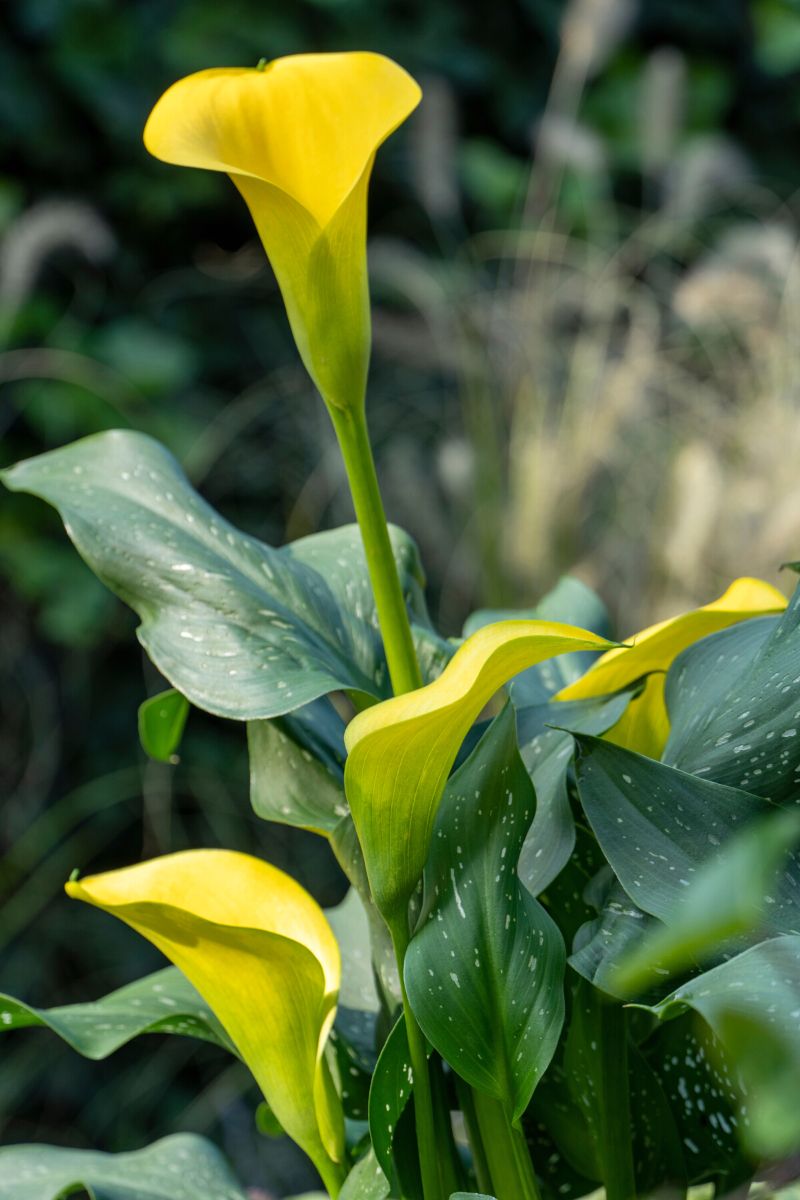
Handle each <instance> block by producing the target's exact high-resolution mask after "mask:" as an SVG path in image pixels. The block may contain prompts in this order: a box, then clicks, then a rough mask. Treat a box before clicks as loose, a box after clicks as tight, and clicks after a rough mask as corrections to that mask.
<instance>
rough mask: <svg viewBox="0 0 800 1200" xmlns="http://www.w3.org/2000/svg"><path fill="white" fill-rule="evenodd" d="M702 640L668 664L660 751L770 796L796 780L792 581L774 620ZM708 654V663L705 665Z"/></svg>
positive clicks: (797, 608) (795, 602) (784, 792)
mask: <svg viewBox="0 0 800 1200" xmlns="http://www.w3.org/2000/svg"><path fill="white" fill-rule="evenodd" d="M748 634H749V636H747V637H739V638H734V637H733V636H731V637H728V638H725V639H724V640H723V639H721V638H714V639H709V640H708V642H707V643H704V644H702V645H701V646H698V647H696V648H694V650H693V651H692V653H691V654H689V653H687V654H686V655H685V656H683V657H682V658H681V659H680V660H679V661H678V662H676V664H675V668H674V670H673V671H672V672H671V673H670V679H669V680H668V687H667V702H668V705H669V710H670V714H671V720H673V721H674V726H675V727H674V730H673V732H672V735H671V737H670V741H669V743H668V745H667V748H666V751H665V758H666V760H667V761H669V762H670V763H672V764H673V765H674V766H678V767H680V768H681V769H682V770H684V771H691V772H693V773H695V774H698V775H699V774H702V775H703V776H704V777H706V778H709V779H714V780H716V781H717V782H718V783H727V784H731V785H733V786H735V787H741V788H746V789H747V790H748V791H751V792H757V793H758V794H759V795H762V796H768V797H769V798H770V799H771V800H774V801H783V800H791V801H793V800H794V799H795V798H796V795H797V791H798V787H799V786H800V588H799V589H798V590H797V591H796V592H795V594H794V597H793V598H792V601H791V603H790V604H789V607H788V608H787V610H786V612H785V613H784V614H783V616H782V617H781V618H780V620H779V621H775V622H771V623H770V624H767V623H765V622H759V623H758V627H757V629H755V630H752V631H751V630H748ZM712 656H713V670H709V669H708V668H709V664H710V661H711V659H712Z"/></svg>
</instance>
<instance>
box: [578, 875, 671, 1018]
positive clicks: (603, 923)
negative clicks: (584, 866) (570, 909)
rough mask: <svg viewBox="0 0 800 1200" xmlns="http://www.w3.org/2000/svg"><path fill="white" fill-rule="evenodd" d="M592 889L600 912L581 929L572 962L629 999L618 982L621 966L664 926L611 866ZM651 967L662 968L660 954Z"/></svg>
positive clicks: (594, 980)
mask: <svg viewBox="0 0 800 1200" xmlns="http://www.w3.org/2000/svg"><path fill="white" fill-rule="evenodd" d="M589 893H590V895H591V894H592V893H595V895H593V903H594V905H595V907H596V909H597V912H598V914H599V915H598V916H597V917H593V918H590V919H589V920H588V921H586V922H584V924H583V925H581V927H580V928H579V929H578V931H577V933H576V935H575V940H574V942H573V947H572V954H571V955H570V956H569V960H568V961H569V965H570V966H571V967H572V969H573V970H574V971H577V972H578V974H579V975H581V976H583V978H584V979H586V980H588V981H589V983H591V984H593V985H594V986H595V987H596V988H598V989H599V990H600V991H601V992H607V993H608V995H610V996H616V997H618V998H619V999H623V1000H626V999H628V993H627V992H626V991H624V990H620V988H619V987H618V986H617V982H616V980H617V970H618V969H619V967H620V966H621V964H622V963H623V962H624V961H625V959H626V958H627V957H629V956H630V954H632V953H635V952H636V948H637V947H638V946H639V945H640V943H641V942H642V940H643V939H647V938H649V937H651V936H655V931H656V930H659V929H663V928H664V926H663V925H661V923H660V922H658V921H656V920H655V918H654V917H651V916H650V915H649V914H648V913H645V912H643V911H642V909H641V908H639V907H638V905H636V904H634V902H633V900H631V898H630V896H629V895H628V893H627V892H626V891H625V889H624V888H623V887H622V885H621V884H620V883H619V881H618V880H617V878H616V877H615V875H614V873H613V872H612V871H611V869H610V868H609V867H606V868H604V870H603V871H602V872H600V873H599V877H598V879H596V880H593V881H592V885H591V886H590V888H589ZM650 968H651V970H652V971H654V972H658V971H659V970H660V968H661V964H660V963H659V961H658V959H657V958H654V959H652V960H651V962H650ZM665 974H666V971H665Z"/></svg>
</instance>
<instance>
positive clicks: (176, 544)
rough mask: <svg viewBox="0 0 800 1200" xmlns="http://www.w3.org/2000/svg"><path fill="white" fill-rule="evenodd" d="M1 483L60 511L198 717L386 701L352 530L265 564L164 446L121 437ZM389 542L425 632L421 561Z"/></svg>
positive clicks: (275, 554)
mask: <svg viewBox="0 0 800 1200" xmlns="http://www.w3.org/2000/svg"><path fill="white" fill-rule="evenodd" d="M2 479H3V482H4V483H5V484H6V486H7V487H9V488H10V489H11V490H12V491H25V492H32V493H33V494H34V495H37V496H40V497H41V498H42V499H43V500H47V501H48V502H49V503H50V504H52V505H54V506H55V507H56V508H57V509H58V510H59V512H60V513H61V516H62V518H63V520H64V524H65V526H66V528H67V531H68V532H69V535H70V537H71V538H72V540H73V542H74V543H75V545H76V547H77V549H78V551H79V552H80V554H81V555H82V556H83V558H84V559H85V560H86V562H87V563H88V564H89V566H90V567H91V568H92V570H93V571H94V572H95V573H96V574H97V575H98V576H99V577H100V578H101V579H102V580H103V582H104V583H106V584H107V585H108V587H110V588H111V589H112V591H114V592H116V594H117V595H118V596H120V598H121V599H123V600H124V601H125V602H126V604H129V605H130V607H131V608H133V609H134V611H135V612H136V613H137V614H138V616H139V617H140V619H141V625H140V626H139V629H138V631H137V632H138V636H139V640H140V642H141V643H142V645H143V646H144V648H145V650H146V651H147V653H148V654H149V656H150V658H151V659H152V661H153V662H154V663H155V665H156V666H157V667H158V669H159V670H160V671H161V673H162V675H164V676H165V677H166V678H167V679H168V680H169V681H170V683H171V684H172V685H173V686H174V687H175V688H176V689H177V690H178V691H180V692H181V693H182V694H183V695H184V696H186V697H187V699H188V700H189V701H190V702H191V703H192V704H195V705H197V707H198V708H203V709H206V710H207V711H208V712H212V713H216V714H218V715H219V716H223V717H233V718H235V719H237V720H247V719H251V718H263V717H275V716H280V715H282V714H284V713H288V712H292V711H294V710H295V709H298V708H301V707H302V706H303V705H305V704H308V703H310V702H311V701H313V700H316V699H317V698H318V697H319V696H322V695H324V694H326V693H327V692H332V691H336V690H338V689H348V690H353V691H356V692H364V693H366V694H367V695H369V696H376V697H381V696H386V695H388V694H389V693H390V685H389V677H388V671H387V668H386V660H385V657H384V653H383V648H382V643H381V639H380V634H379V631H378V624H377V617H376V616H375V608H374V603H373V599H372V591H371V588H370V583H369V576H368V573H367V568H366V563H365V560H364V552H363V547H362V543H361V537H360V534H359V532H358V528H357V526H346V527H344V528H343V529H339V530H335V531H333V532H330V533H323V534H317V535H313V536H311V537H308V538H301V539H300V540H299V541H297V542H294V543H292V545H290V546H285V547H283V548H282V549H280V550H273V549H272V548H271V547H269V546H266V545H264V543H263V542H259V541H257V540H256V539H255V538H251V537H248V536H247V535H246V534H243V533H240V532H239V530H237V529H235V528H234V527H233V526H232V525H230V524H229V523H228V522H227V521H225V520H223V518H222V517H220V516H219V514H218V513H216V512H215V511H214V510H213V509H212V508H211V507H210V506H209V505H208V504H206V503H205V501H204V500H202V499H201V497H200V496H199V495H198V494H197V493H196V492H195V491H194V489H193V488H192V487H191V485H190V484H189V481H188V480H187V478H186V476H185V475H184V473H183V471H182V470H181V468H180V466H179V465H178V463H177V462H176V461H175V459H174V458H173V457H172V455H171V454H169V453H168V451H167V450H165V449H164V447H163V446H161V445H159V443H158V442H155V441H153V439H152V438H149V437H146V436H145V435H144V434H140V433H133V432H130V431H123V430H115V431H111V432H108V433H101V434H96V435H94V436H92V437H88V438H84V439H82V440H81V441H79V442H75V443H73V444H72V445H70V446H65V447H64V448H62V449H60V450H53V451H50V452H49V453H47V454H42V455H40V456H39V457H38V458H33V459H28V460H27V461H25V462H21V463H18V464H17V465H16V466H15V467H12V468H10V469H9V470H8V471H5V472H3V473H2ZM392 537H393V544H394V548H395V554H396V559H397V564H398V570H399V572H400V578H401V583H402V586H403V590H404V593H405V594H406V596H407V597H408V600H409V604H410V608H411V613H412V621H414V622H415V623H418V622H419V620H420V618H421V620H422V623H423V624H425V625H426V626H427V625H428V622H427V618H425V617H423V616H422V614H423V613H424V602H423V600H422V574H421V569H420V566H419V560H418V556H417V552H416V549H415V547H414V545H413V543H412V542H411V541H410V540H409V539H408V538H407V537H406V535H405V534H403V533H400V532H399V531H398V530H393V531H392ZM432 636H433V635H432V634H431V633H430V630H428V632H427V633H426V635H425V638H424V641H425V645H426V648H427V649H428V654H429V657H430V643H431V638H432ZM443 654H445V655H446V654H449V650H447V649H446V648H443Z"/></svg>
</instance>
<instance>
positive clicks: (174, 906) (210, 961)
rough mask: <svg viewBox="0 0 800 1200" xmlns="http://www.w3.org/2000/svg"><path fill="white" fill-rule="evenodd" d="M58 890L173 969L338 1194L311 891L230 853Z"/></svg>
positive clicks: (331, 980)
mask: <svg viewBox="0 0 800 1200" xmlns="http://www.w3.org/2000/svg"><path fill="white" fill-rule="evenodd" d="M66 890H67V893H68V894H69V895H70V896H72V897H73V898H74V899H76V900H84V901H86V902H87V903H89V904H93V905H95V906H96V907H97V908H102V909H104V910H105V911H106V912H108V913H111V914H112V915H113V916H115V917H119V918H120V920H122V921H124V922H125V923H126V924H127V925H130V926H131V928H132V929H135V930H136V931H137V933H141V934H142V935H143V936H144V937H146V938H147V939H148V940H149V941H151V942H152V943H153V945H154V946H156V947H157V948H158V949H159V950H160V951H161V952H162V953H163V954H165V955H166V956H167V958H169V959H170V960H171V961H172V962H173V963H174V964H175V965H176V966H177V967H179V968H180V970H181V971H182V972H183V974H184V975H185V976H186V977H187V979H188V980H189V981H190V982H191V983H192V984H193V985H194V987H195V988H196V989H197V991H198V992H199V993H200V995H201V996H202V997H203V999H204V1000H205V1001H206V1003H207V1004H208V1005H209V1007H210V1008H211V1009H212V1010H213V1011H214V1013H215V1014H216V1016H217V1018H218V1019H219V1021H220V1022H221V1024H222V1025H223V1026H224V1027H225V1030H226V1032H227V1033H228V1035H229V1036H230V1038H231V1040H232V1042H233V1044H234V1045H235V1046H236V1049H237V1051H238V1052H239V1054H240V1055H241V1057H242V1058H243V1059H244V1061H245V1062H246V1063H247V1065H248V1066H249V1067H250V1069H251V1071H252V1072H253V1075H254V1076H255V1078H256V1081H257V1082H258V1084H259V1086H260V1087H261V1090H262V1092H263V1093H264V1096H265V1098H266V1100H267V1102H268V1104H269V1105H270V1107H271V1108H272V1109H273V1111H274V1112H275V1114H276V1116H277V1118H278V1120H279V1121H280V1122H281V1125H282V1126H283V1128H284V1129H285V1130H286V1132H287V1133H288V1134H289V1136H290V1137H292V1138H293V1139H294V1141H296V1142H297V1143H298V1145H300V1146H301V1147H302V1148H303V1149H304V1150H305V1152H306V1153H307V1154H308V1155H309V1157H310V1158H311V1159H312V1161H313V1162H314V1164H315V1165H316V1167H317V1169H318V1170H319V1172H320V1174H321V1175H322V1177H323V1179H324V1180H325V1182H326V1185H327V1186H328V1187H329V1190H331V1191H332V1194H335V1192H336V1191H337V1190H338V1183H339V1182H340V1176H341V1168H340V1166H339V1164H340V1163H341V1161H342V1158H343V1141H344V1139H343V1118H342V1110H341V1104H340V1101H339V1098H338V1095H337V1093H336V1091H335V1088H334V1086H333V1082H332V1079H331V1077H330V1074H329V1072H328V1068H327V1063H326V1061H325V1058H324V1056H323V1051H324V1047H325V1042H326V1039H327V1036H328V1032H329V1031H330V1028H331V1025H332V1023H333V1018H334V1015H335V1012H336V1001H337V997H338V991H339V979H340V973H341V966H340V958H339V948H338V946H337V943H336V939H335V938H334V936H333V932H332V931H331V928H330V926H329V925H328V923H327V921H326V919H325V917H324V915H323V913H322V910H321V909H320V908H319V906H318V905H317V904H316V902H315V901H314V900H313V899H312V898H311V896H309V895H308V893H307V892H306V891H305V890H304V889H303V888H302V887H301V886H300V885H299V884H298V883H296V882H295V881H294V879H292V878H291V877H290V876H288V875H285V874H284V873H283V872H282V871H279V870H278V869H277V868H276V867H273V866H271V865H270V864H269V863H265V862H263V861H262V860H260V859H257V858H253V857H251V856H250V855H247V854H239V853H235V852H233V851H229V850H187V851H183V852H181V853H178V854H169V855H165V856H164V857H163V858H156V859H153V860H151V861H150V862H144V863H140V864H139V865H137V866H133V867H126V868H124V869H122V870H119V871H109V872H107V873H106V874H103V875H93V876H87V877H86V878H85V879H81V880H71V881H70V882H69V883H68V884H67V885H66Z"/></svg>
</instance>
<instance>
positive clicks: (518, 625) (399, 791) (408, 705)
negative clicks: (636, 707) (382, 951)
mask: <svg viewBox="0 0 800 1200" xmlns="http://www.w3.org/2000/svg"><path fill="white" fill-rule="evenodd" d="M607 645H608V643H607V642H605V641H604V639H603V638H600V637H598V636H597V635H596V634H592V633H588V632H586V631H585V630H581V629H576V628H574V627H573V626H570V625H556V624H550V623H548V622H542V621H504V622H500V623H499V624H497V625H487V626H485V627H484V628H483V629H479V630H478V631H477V633H474V634H473V635H472V637H470V638H467V640H466V641H465V642H464V643H463V644H462V645H461V646H460V647H459V649H458V650H457V652H456V654H455V656H454V657H453V658H452V659H451V661H450V662H449V663H448V665H447V667H446V668H445V670H444V671H443V673H442V674H441V676H439V678H438V679H436V680H434V682H433V683H430V684H428V686H427V687H424V688H420V689H418V690H417V691H414V692H410V693H408V694H406V695H404V696H397V697H395V698H394V699H392V700H389V701H386V702H384V703H383V704H377V705H375V706H374V707H372V708H369V709H367V710H366V711H364V712H362V713H359V715H358V716H357V717H356V718H355V719H354V720H353V721H351V723H350V725H349V726H348V728H347V733H346V736H345V742H346V745H347V748H348V752H349V754H348V759H347V763H346V766H345V790H346V792H347V798H348V801H349V803H350V809H351V812H352V815H353V820H354V822H355V826H356V829H357V831H358V836H359V840H360V842H361V845H362V847H363V851H364V859H365V863H366V868H367V873H368V875H369V881H370V885H371V890H372V895H373V896H374V898H375V902H376V904H377V906H378V908H379V909H380V911H381V912H382V913H383V915H384V917H385V918H386V920H387V921H388V922H389V924H390V925H391V924H398V925H399V924H400V923H402V922H405V920H406V907H407V904H408V900H409V897H410V896H411V893H412V892H413V890H414V888H415V887H416V886H417V883H418V881H419V879H420V876H421V875H422V870H423V867H424V865H425V860H426V858H427V856H428V849H429V846H430V840H431V834H432V831H433V825H434V821H435V819H436V812H437V809H438V807H439V802H440V800H441V797H442V792H443V790H444V785H445V783H446V781H447V776H448V775H449V773H450V769H451V767H452V765H453V763H454V761H455V759H456V755H457V754H458V751H459V748H460V746H461V743H462V742H463V740H464V738H465V736H466V734H467V732H468V730H469V729H470V727H471V726H472V724H473V722H474V721H475V719H476V718H477V716H478V714H479V713H480V711H481V709H482V708H483V706H484V705H485V704H486V702H487V701H488V700H489V699H490V698H491V697H492V696H493V695H494V693H495V692H496V691H497V690H498V689H499V688H501V687H502V686H503V685H504V684H505V683H506V682H507V681H508V680H509V679H510V678H512V677H513V676H514V675H516V674H518V673H519V672H520V671H521V670H524V669H525V668H526V667H529V666H532V665H533V664H535V663H538V662H543V661H544V660H545V659H547V658H552V657H553V656H554V655H558V654H564V653H567V652H568V651H572V650H600V649H604V648H605V647H607Z"/></svg>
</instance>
